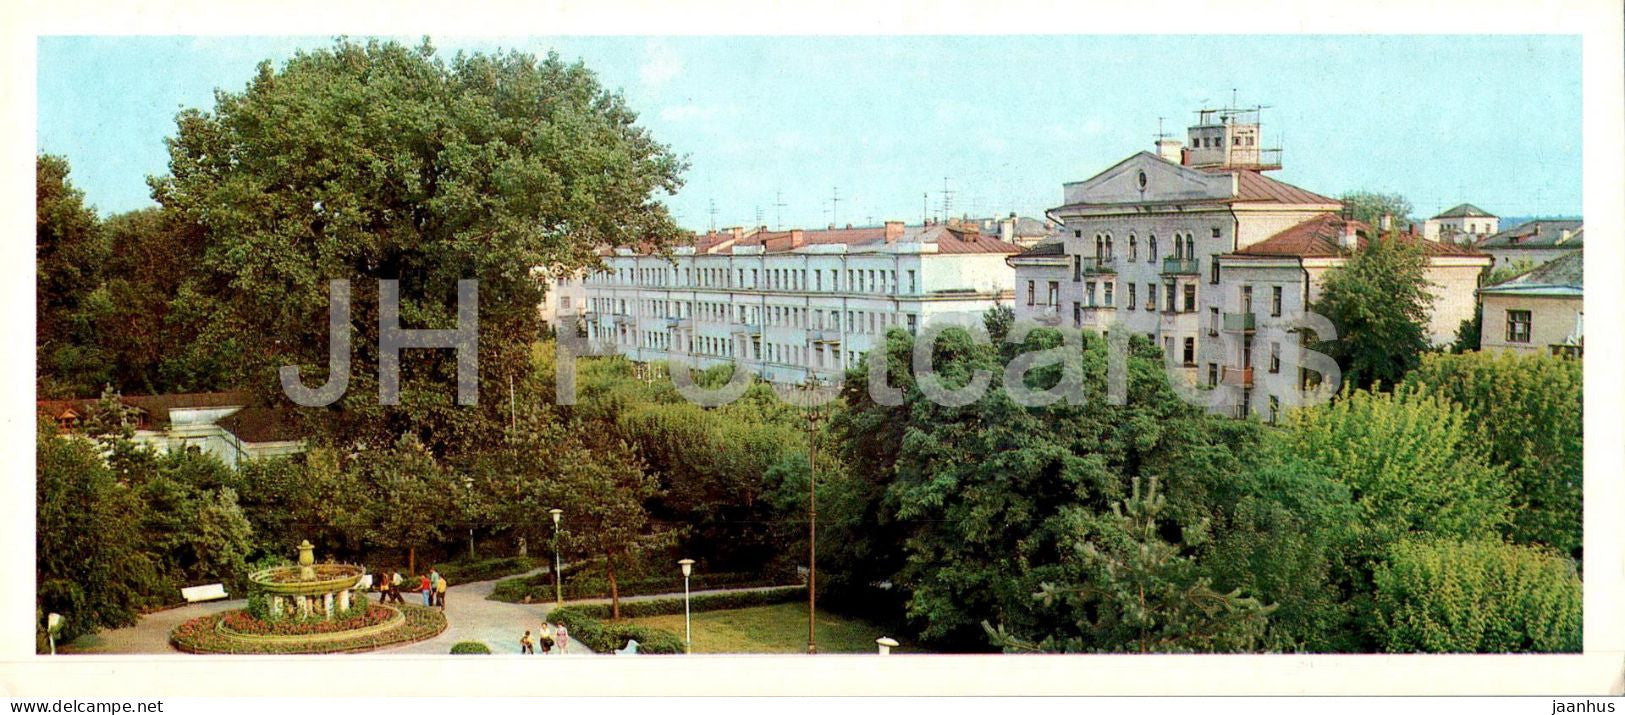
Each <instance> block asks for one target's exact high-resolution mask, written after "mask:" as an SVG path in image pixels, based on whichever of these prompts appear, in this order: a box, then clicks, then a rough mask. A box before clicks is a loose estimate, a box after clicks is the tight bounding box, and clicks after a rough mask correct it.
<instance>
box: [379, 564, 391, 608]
mask: <svg viewBox="0 0 1625 715" xmlns="http://www.w3.org/2000/svg"><path fill="white" fill-rule="evenodd" d="M378 602H379V603H389V579H388V578H387V577H385V575H384V572H382V571H379V572H378Z"/></svg>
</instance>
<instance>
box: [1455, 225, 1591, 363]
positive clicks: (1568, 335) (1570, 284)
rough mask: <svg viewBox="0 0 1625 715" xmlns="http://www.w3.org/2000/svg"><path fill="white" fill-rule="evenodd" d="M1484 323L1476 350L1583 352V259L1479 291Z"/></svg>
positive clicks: (1575, 256)
mask: <svg viewBox="0 0 1625 715" xmlns="http://www.w3.org/2000/svg"><path fill="white" fill-rule="evenodd" d="M1479 298H1480V300H1481V301H1483V305H1484V322H1483V326H1482V328H1481V329H1480V330H1479V349H1481V350H1509V351H1512V352H1520V353H1539V352H1550V353H1553V354H1558V355H1572V356H1575V357H1579V356H1580V355H1581V354H1582V353H1583V352H1584V350H1585V254H1584V253H1581V252H1578V251H1575V252H1570V253H1569V254H1567V255H1565V256H1563V257H1561V258H1558V259H1556V260H1554V261H1551V262H1549V263H1546V264H1545V265H1542V266H1541V267H1539V268H1536V269H1535V270H1532V271H1529V272H1528V273H1525V274H1523V275H1520V276H1518V277H1516V278H1513V279H1511V280H1508V281H1504V282H1501V283H1497V284H1495V285H1490V286H1485V287H1484V288H1482V289H1480V290H1479Z"/></svg>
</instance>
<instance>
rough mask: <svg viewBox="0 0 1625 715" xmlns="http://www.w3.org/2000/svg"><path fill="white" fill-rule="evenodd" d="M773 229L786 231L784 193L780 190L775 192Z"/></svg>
mask: <svg viewBox="0 0 1625 715" xmlns="http://www.w3.org/2000/svg"><path fill="white" fill-rule="evenodd" d="M773 227H774V228H776V229H778V230H781V231H782V230H784V192H783V191H779V190H774V192H773Z"/></svg>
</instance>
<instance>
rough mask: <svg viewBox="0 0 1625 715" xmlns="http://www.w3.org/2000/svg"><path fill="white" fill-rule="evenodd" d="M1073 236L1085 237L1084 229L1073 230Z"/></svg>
mask: <svg viewBox="0 0 1625 715" xmlns="http://www.w3.org/2000/svg"><path fill="white" fill-rule="evenodd" d="M1072 237H1073V238H1083V231H1073V232H1072Z"/></svg>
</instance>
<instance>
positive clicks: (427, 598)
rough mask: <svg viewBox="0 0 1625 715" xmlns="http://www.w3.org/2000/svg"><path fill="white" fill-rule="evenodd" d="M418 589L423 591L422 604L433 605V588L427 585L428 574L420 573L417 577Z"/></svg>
mask: <svg viewBox="0 0 1625 715" xmlns="http://www.w3.org/2000/svg"><path fill="white" fill-rule="evenodd" d="M418 590H419V591H422V592H423V605H425V606H433V605H434V588H432V587H431V586H430V585H429V577H428V576H422V575H420V576H419V577H418Z"/></svg>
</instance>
